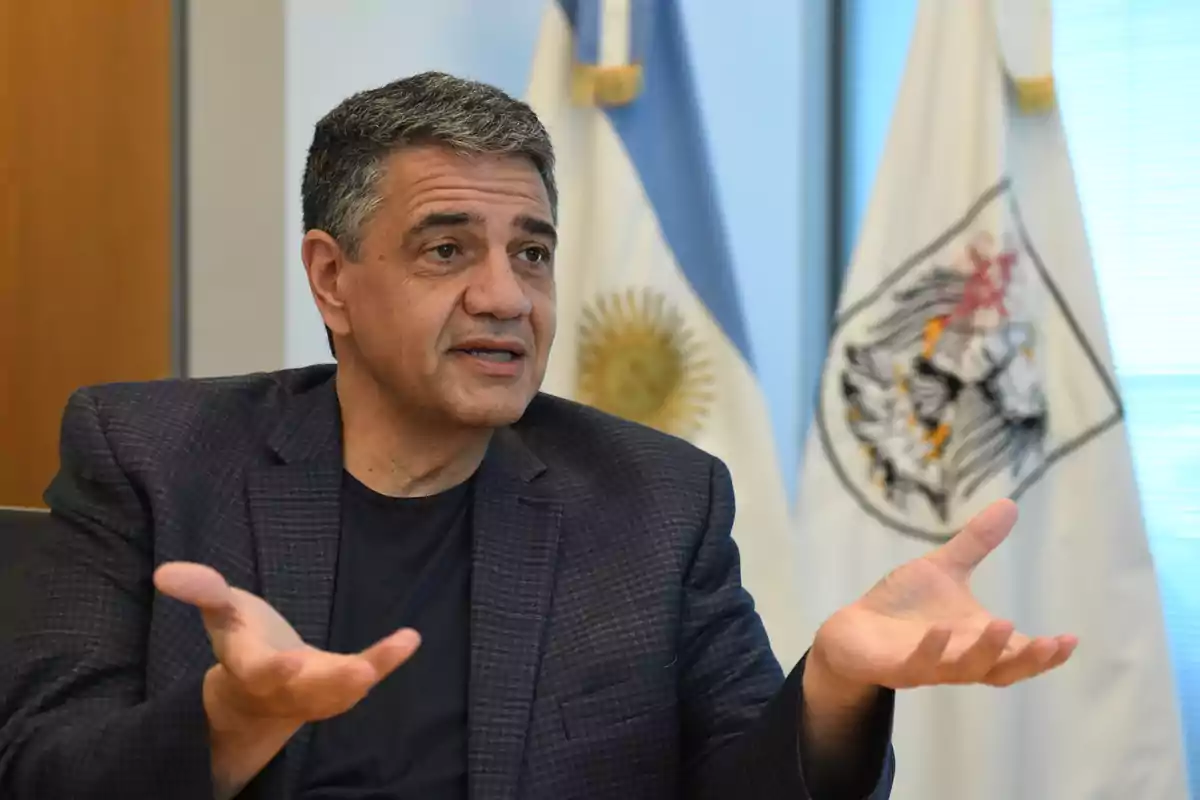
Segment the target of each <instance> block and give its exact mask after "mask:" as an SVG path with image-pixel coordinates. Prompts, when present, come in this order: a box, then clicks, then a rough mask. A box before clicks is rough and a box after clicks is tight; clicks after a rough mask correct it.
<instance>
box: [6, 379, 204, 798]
mask: <svg viewBox="0 0 1200 800" xmlns="http://www.w3.org/2000/svg"><path fill="white" fill-rule="evenodd" d="M60 451H61V452H60V458H61V465H60V470H59V473H58V475H57V476H56V477H55V478H54V480H53V481H52V483H51V485H50V487H49V488H48V489H47V491H46V501H47V504H48V505H49V506H50V508H51V515H50V521H49V522H50V524H49V525H48V527H47V528H46V529H45V535H44V537H42V538H41V539H40V540H39V541H38V542H37V544H36V545H34V546H33V550H34V553H33V555H32V556H31V558H30V559H29V560H28V561H27V562H26V563H25V564H24V565H23V567H22V568H20V569H18V570H16V578H15V580H14V581H13V584H12V585H10V586H5V587H4V590H3V591H4V594H5V595H6V596H7V597H6V602H5V605H6V606H9V607H8V609H7V610H6V611H5V615H6V616H9V617H10V620H7V621H6V622H5V624H4V625H3V627H2V628H0V797H5V798H9V800H33V798H47V797H71V798H79V799H82V798H97V799H99V798H114V797H172V798H179V799H180V800H190V799H191V798H196V800H201V798H203V799H204V800H211V798H212V796H213V789H212V778H211V761H210V754H209V746H208V732H207V719H206V717H205V714H204V707H203V703H202V693H201V688H202V687H201V681H202V677H197V678H196V679H195V680H192V681H188V682H183V683H180V684H179V685H178V686H176V687H174V688H172V689H170V690H169V691H167V692H165V693H163V694H161V695H157V696H155V697H154V698H152V699H147V698H146V696H145V695H146V690H145V677H144V676H145V652H146V638H147V631H148V629H149V621H150V609H151V603H152V600H153V596H154V588H153V583H152V571H153V560H154V559H153V552H152V539H151V536H152V534H151V530H150V522H149V513H148V510H147V505H146V504H147V502H148V500H147V498H146V497H145V496H143V494H142V493H141V492H140V491H139V490H138V489H137V488H135V486H134V485H133V484H131V482H130V481H129V479H128V478H127V476H126V475H125V473H124V471H123V470H122V469H121V466H120V465H119V464H118V463H117V460H116V458H115V457H114V454H113V451H112V448H111V447H110V445H109V442H108V439H107V436H106V432H105V431H104V429H103V424H102V420H101V418H100V415H99V413H98V411H97V408H96V405H95V403H94V401H93V400H92V399H91V398H90V397H89V395H88V394H86V393H85V392H78V393H76V394H75V395H73V396H72V397H71V399H70V401H69V402H68V404H67V409H66V412H65V414H64V416H63V424H62V435H61V445H60Z"/></svg>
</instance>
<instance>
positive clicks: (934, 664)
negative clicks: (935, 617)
mask: <svg viewBox="0 0 1200 800" xmlns="http://www.w3.org/2000/svg"><path fill="white" fill-rule="evenodd" d="M948 644H950V628H949V627H947V626H944V625H933V626H930V628H929V630H927V631H926V632H925V635H924V636H923V637H921V641H920V642H918V643H917V648H916V649H915V650H914V651H913V653H912V655H910V656H909V657H908V658H907V659H906V660H905V663H904V667H903V670H902V673H903V674H905V675H907V676H908V684H909V685H911V686H921V685H925V684H930V683H937V682H938V681H937V679H936V678H937V675H938V674H939V673H940V672H941V664H942V655H943V654H944V653H945V652H946V645H948Z"/></svg>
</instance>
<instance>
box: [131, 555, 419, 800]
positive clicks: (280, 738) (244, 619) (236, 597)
mask: <svg viewBox="0 0 1200 800" xmlns="http://www.w3.org/2000/svg"><path fill="white" fill-rule="evenodd" d="M154 585H155V586H156V587H158V590H159V591H161V592H162V593H163V594H166V595H169V596H171V597H174V598H176V599H177V600H181V601H183V602H185V603H189V604H190V605H194V606H196V607H197V608H198V609H200V613H201V615H202V616H203V619H204V627H205V628H206V629H207V631H208V636H209V639H210V640H211V641H212V646H213V652H214V653H215V655H216V657H217V662H218V663H217V664H216V666H214V667H212V668H211V669H210V670H209V671H208V674H207V675H205V678H204V710H205V713H206V714H207V715H208V723H209V737H210V741H211V744H212V759H213V781H214V785H215V788H216V793H217V796H218V797H232V796H233V795H235V794H237V792H239V791H241V789H242V788H243V787H244V786H245V785H246V784H247V783H249V782H250V781H251V780H252V779H253V778H254V776H255V775H257V774H258V773H259V772H260V771H261V770H262V769H263V767H265V766H266V765H267V764H268V763H270V761H271V759H272V758H274V757H275V755H276V754H277V753H278V752H279V751H280V750H281V749H283V746H284V745H285V744H286V743H287V741H288V739H290V738H291V737H292V735H293V734H294V733H295V732H296V730H297V729H299V727H300V726H301V725H303V724H304V723H305V722H312V721H316V720H322V719H327V718H329V717H333V716H336V715H338V714H341V713H342V712H344V711H347V710H348V709H350V708H351V707H353V706H354V705H355V704H356V703H357V702H358V701H359V700H361V699H362V698H363V697H364V696H366V694H367V692H369V691H370V690H371V689H372V688H373V687H374V686H375V685H376V684H377V683H379V681H381V680H383V679H384V678H385V677H386V676H387V675H388V674H390V673H391V672H392V671H393V670H395V669H396V668H397V667H398V666H400V665H401V664H403V663H404V662H405V661H407V660H408V658H409V657H410V656H411V655H412V654H413V652H415V651H416V649H417V647H418V646H419V645H420V637H419V636H418V635H417V633H416V631H413V630H411V629H407V628H406V629H404V630H400V631H397V632H396V633H393V634H392V635H390V636H388V637H387V638H385V639H383V640H381V641H379V642H377V643H376V644H374V645H372V646H371V647H369V648H367V649H366V650H364V651H362V652H361V653H355V654H350V655H342V654H338V653H328V652H325V651H323V650H318V649H317V648H315V647H312V646H310V645H307V644H305V643H304V641H303V640H302V639H301V638H300V636H299V634H297V633H296V631H295V629H294V628H292V626H291V625H290V624H289V623H288V622H287V620H285V619H284V618H283V617H282V616H281V615H280V614H279V612H278V611H276V610H275V609H274V608H272V607H271V606H270V605H269V604H268V603H267V602H266V601H265V600H263V599H262V598H260V597H257V596H255V595H253V594H250V593H249V592H246V591H243V590H241V589H235V588H233V587H231V586H229V584H228V583H226V582H225V579H224V578H223V577H221V575H220V573H218V572H217V571H216V570H214V569H212V568H211V567H207V566H204V565H202V564H191V563H183V562H176V563H171V564H164V565H163V566H161V567H159V568H158V570H157V571H155V573H154Z"/></svg>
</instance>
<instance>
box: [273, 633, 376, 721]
mask: <svg viewBox="0 0 1200 800" xmlns="http://www.w3.org/2000/svg"><path fill="white" fill-rule="evenodd" d="M378 682H379V675H378V673H377V672H376V670H375V667H373V666H372V665H371V663H370V662H369V661H367V660H366V659H365V658H363V657H362V656H360V655H341V654H338V653H326V652H322V651H319V650H311V651H308V652H307V653H306V654H305V657H304V659H303V664H302V666H301V667H300V670H299V672H298V673H297V674H296V675H295V677H293V678H292V680H291V681H290V682H289V684H288V696H289V698H290V699H289V701H288V703H289V706H290V710H289V714H288V716H294V717H297V718H303V719H307V720H314V721H315V720H321V719H328V718H329V717H333V716H337V715H338V714H341V713H343V712H345V711H347V710H348V709H350V708H351V707H353V706H354V704H355V703H357V702H358V701H359V700H361V699H362V698H363V697H364V696H365V695H366V694H367V692H369V691H370V690H371V689H372V688H373V687H374V686H375V684H377V683H378Z"/></svg>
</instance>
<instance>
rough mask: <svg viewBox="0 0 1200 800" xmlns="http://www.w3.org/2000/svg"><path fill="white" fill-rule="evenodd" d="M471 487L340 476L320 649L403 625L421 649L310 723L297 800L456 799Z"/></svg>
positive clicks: (462, 769)
mask: <svg viewBox="0 0 1200 800" xmlns="http://www.w3.org/2000/svg"><path fill="white" fill-rule="evenodd" d="M470 486H471V484H470V483H469V482H468V483H465V484H462V485H461V486H458V487H455V488H453V489H451V490H449V491H447V492H443V493H442V494H438V495H434V496H432V497H419V498H395V497H386V496H384V495H381V494H378V493H376V492H374V491H372V490H370V489H368V488H367V487H366V486H364V485H363V484H362V483H360V482H359V481H357V480H356V479H355V478H353V477H352V476H351V475H350V474H349V473H346V474H345V476H344V478H343V482H342V530H341V539H340V544H339V545H338V566H337V584H336V589H335V591H334V597H333V614H332V619H331V621H330V631H329V649H330V650H332V651H334V652H341V653H350V652H357V651H359V650H362V649H363V648H365V647H368V646H369V645H371V644H373V643H375V642H377V641H378V640H379V639H382V638H383V637H384V636H387V635H388V634H390V633H392V632H393V631H395V630H397V629H399V628H402V627H412V628H415V629H416V630H417V631H418V632H419V633H420V634H421V647H420V648H419V649H418V650H417V652H416V654H414V655H413V657H412V658H411V659H409V661H408V662H407V663H405V664H403V665H401V666H400V667H399V669H397V670H396V671H395V672H393V673H392V674H391V675H390V676H388V677H387V678H386V679H384V680H383V681H382V682H381V683H380V684H379V685H378V686H376V687H375V689H374V690H373V691H372V692H371V693H370V694H368V695H367V696H366V697H365V698H364V699H363V700H362V701H361V702H359V704H358V705H356V706H355V707H354V708H352V709H350V710H349V711H347V712H346V713H345V714H342V715H340V716H337V717H334V718H332V719H329V720H325V721H323V722H319V723H317V724H316V726H315V727H314V731H313V740H312V746H311V748H310V749H309V751H308V756H307V767H306V777H305V780H304V781H303V787H304V788H303V790H302V792H301V795H300V796H301V797H302V798H304V800H334V799H335V798H336V799H337V800H348V799H349V798H355V799H356V800H366V798H371V800H385V798H386V800H408V798H421V800H464V799H465V798H466V796H467V779H466V775H467V747H466V745H467V678H468V669H469V665H470V594H471V519H470V506H471V502H470V499H471V489H470Z"/></svg>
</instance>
